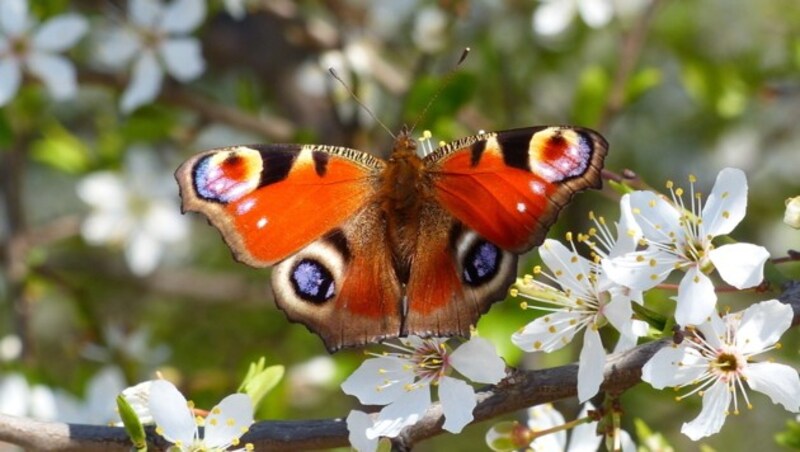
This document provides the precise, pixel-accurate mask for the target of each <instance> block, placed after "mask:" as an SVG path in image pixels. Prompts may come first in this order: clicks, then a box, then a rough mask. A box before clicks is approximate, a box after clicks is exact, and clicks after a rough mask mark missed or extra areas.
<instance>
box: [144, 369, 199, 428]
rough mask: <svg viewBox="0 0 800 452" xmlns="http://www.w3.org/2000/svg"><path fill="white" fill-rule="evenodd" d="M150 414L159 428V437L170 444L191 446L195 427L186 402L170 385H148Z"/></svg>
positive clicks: (162, 382) (154, 383) (158, 381)
mask: <svg viewBox="0 0 800 452" xmlns="http://www.w3.org/2000/svg"><path fill="white" fill-rule="evenodd" d="M148 405H149V407H150V414H151V415H152V416H153V420H154V421H155V422H156V425H158V427H159V428H160V433H159V434H160V435H161V436H163V437H164V438H165V439H166V440H167V441H169V442H171V443H177V442H179V441H180V442H181V443H183V444H191V443H192V441H194V438H195V437H196V436H197V425H196V424H195V421H194V416H193V415H192V412H191V411H190V410H189V407H188V402H187V401H186V398H185V397H183V394H181V393H180V392H179V391H178V389H177V388H176V387H175V385H173V384H172V383H170V382H168V381H166V380H156V381H154V382H153V383H152V384H150V399H149V402H148Z"/></svg>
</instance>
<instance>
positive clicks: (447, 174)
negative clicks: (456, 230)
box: [425, 127, 608, 253]
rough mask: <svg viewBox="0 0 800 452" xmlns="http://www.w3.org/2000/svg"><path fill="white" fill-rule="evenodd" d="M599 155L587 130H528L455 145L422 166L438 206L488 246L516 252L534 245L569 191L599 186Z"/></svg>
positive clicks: (600, 146) (601, 144) (598, 140)
mask: <svg viewBox="0 0 800 452" xmlns="http://www.w3.org/2000/svg"><path fill="white" fill-rule="evenodd" d="M607 150H608V144H607V143H606V141H605V139H603V137H602V136H600V135H599V134H598V133H597V132H594V131H592V130H590V129H583V128H576V127H531V128H523V129H514V130H507V131H503V132H494V133H484V134H480V135H476V136H472V137H468V138H464V139H462V140H458V141H456V142H453V143H451V144H448V145H446V146H443V147H441V148H439V149H437V150H435V151H434V152H433V153H431V154H429V155H428V156H427V157H425V165H426V171H427V172H428V173H429V174H430V175H431V176H432V180H433V182H432V184H433V186H434V189H433V191H434V195H435V198H436V201H437V202H438V203H439V204H441V205H442V206H443V207H444V208H445V209H446V210H447V211H448V212H450V213H451V214H452V215H453V216H454V217H455V218H457V219H458V220H460V221H461V222H463V223H464V224H465V225H467V226H468V227H469V228H471V229H473V230H475V232H477V233H478V234H479V235H480V236H482V237H484V238H486V239H487V240H489V241H490V242H491V243H493V244H495V245H497V246H499V247H500V248H502V249H505V250H508V251H511V252H514V253H522V252H524V251H527V250H529V249H530V248H531V247H533V246H535V245H537V244H539V243H541V241H542V240H543V239H544V236H545V234H546V233H547V230H548V229H549V227H550V226H551V225H552V224H553V223H554V222H555V220H556V217H557V215H558V213H559V211H560V210H561V208H562V207H564V205H566V204H567V203H568V202H569V201H570V199H572V197H573V195H574V194H575V193H576V192H578V191H581V190H583V189H585V188H588V187H599V185H600V171H601V169H602V166H603V159H604V158H605V155H606V152H607Z"/></svg>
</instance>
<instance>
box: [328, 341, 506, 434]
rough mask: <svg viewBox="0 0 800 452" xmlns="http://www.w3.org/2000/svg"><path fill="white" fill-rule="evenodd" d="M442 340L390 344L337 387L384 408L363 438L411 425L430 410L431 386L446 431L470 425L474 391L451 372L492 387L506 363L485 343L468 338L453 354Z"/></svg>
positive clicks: (457, 429)
mask: <svg viewBox="0 0 800 452" xmlns="http://www.w3.org/2000/svg"><path fill="white" fill-rule="evenodd" d="M446 342H447V340H446V339H438V338H430V339H421V338H419V337H416V336H411V337H408V338H405V339H402V340H401V344H400V345H394V344H389V345H390V346H391V347H392V348H393V349H394V351H393V352H390V353H384V354H382V355H376V356H377V357H376V358H371V359H367V360H366V361H364V363H363V364H362V365H361V366H360V367H359V368H358V369H357V370H356V371H355V372H354V373H353V374H352V375H350V377H348V378H347V380H345V382H344V383H342V390H343V391H344V392H345V393H346V394H350V395H353V396H356V397H357V398H358V400H359V401H360V402H361V403H363V404H365V405H385V407H384V408H383V409H382V410H381V411H380V413H378V416H377V418H376V420H375V422H374V424H373V425H371V426H369V427H368V428H367V430H366V438H367V439H370V440H373V439H375V438H378V437H380V436H386V437H395V436H397V435H398V434H399V433H400V431H401V430H402V429H403V428H404V427H407V426H409V425H413V424H415V423H416V422H417V421H418V420H419V419H420V418H421V417H422V416H423V415H424V413H425V411H426V410H427V409H428V407H430V406H431V403H432V400H431V388H437V390H438V391H437V393H438V397H439V401H440V402H441V405H442V411H443V413H444V417H445V422H444V425H443V428H444V429H445V430H447V431H450V432H453V433H458V432H460V431H461V429H463V428H464V426H465V425H467V424H468V423H469V422H471V421H472V410H473V409H474V408H475V405H476V403H477V402H476V400H475V391H474V390H473V389H472V386H470V385H468V384H467V383H465V382H464V381H463V380H461V379H459V378H456V377H454V376H451V375H452V371H453V370H455V371H457V372H458V373H460V374H461V375H463V376H464V377H467V378H468V379H470V380H472V381H474V382H477V383H488V384H495V383H498V382H499V381H500V380H502V379H503V378H504V376H505V363H504V362H503V360H502V359H501V358H500V357H499V356H497V353H496V351H495V349H494V345H492V343H491V342H489V341H487V340H486V339H483V338H480V337H473V338H472V339H470V340H469V341H467V342H465V343H463V344H462V345H461V346H459V347H458V348H456V349H455V350H451V348H450V347H449V346H448V345H447V344H446ZM360 420H361V421H364V420H363V418H362V419H360ZM361 424H363V422H360V423H359V425H361ZM351 434H353V433H352V432H351Z"/></svg>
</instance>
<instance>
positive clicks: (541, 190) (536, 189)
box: [530, 180, 544, 195]
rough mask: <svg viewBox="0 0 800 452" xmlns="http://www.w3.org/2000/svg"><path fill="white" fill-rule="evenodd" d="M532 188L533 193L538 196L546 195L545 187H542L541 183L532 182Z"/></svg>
mask: <svg viewBox="0 0 800 452" xmlns="http://www.w3.org/2000/svg"><path fill="white" fill-rule="evenodd" d="M530 187H531V191H532V192H534V193H536V194H537V195H543V194H544V185H542V183H541V182H538V181H535V180H534V181H531V183H530Z"/></svg>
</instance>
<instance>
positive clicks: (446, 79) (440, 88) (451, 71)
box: [408, 47, 470, 135]
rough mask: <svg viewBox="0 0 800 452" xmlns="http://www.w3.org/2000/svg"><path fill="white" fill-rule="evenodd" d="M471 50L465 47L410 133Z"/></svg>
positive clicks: (412, 127)
mask: <svg viewBox="0 0 800 452" xmlns="http://www.w3.org/2000/svg"><path fill="white" fill-rule="evenodd" d="M469 52H470V48H469V47H464V50H463V51H462V52H461V57H459V59H458V62H456V65H455V66H453V68H452V69H450V72H448V73H447V75H445V77H444V80H443V81H442V86H440V87H439V89H438V90H436V93H434V95H433V97H431V99H430V100H429V101H428V105H425V108H424V109H422V113H420V114H419V116H417V120H416V121H414V125H412V126H411V129H410V130H409V132H408V133H409V135H410V134H411V132H413V131H414V129H416V128H417V124H419V122H420V121H421V120H422V119H423V118H425V115H426V114H427V113H428V110H429V109H430V108H431V105H433V103H434V102H435V101H436V99H438V98H439V95H440V94H442V91H444V89H445V88H446V87H447V85H449V84H450V82H451V81H452V80H453V76H454V75H455V73H456V70H457V69H458V68H459V66H461V63H463V62H464V60H466V59H467V57H468V56H469Z"/></svg>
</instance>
